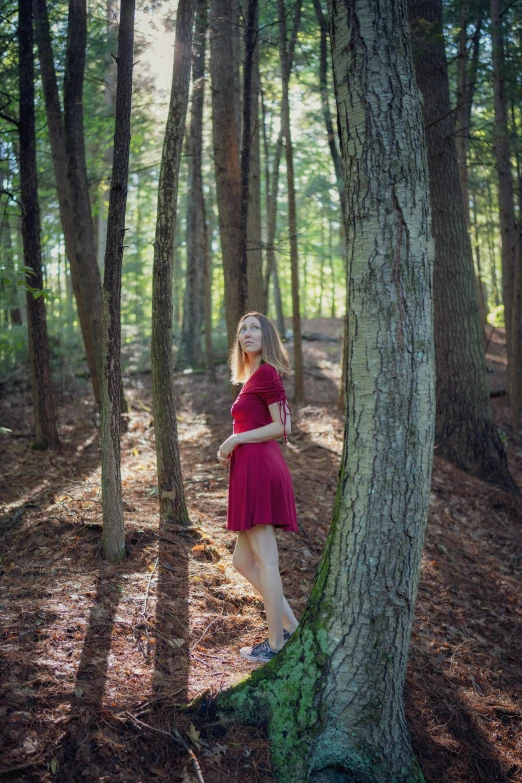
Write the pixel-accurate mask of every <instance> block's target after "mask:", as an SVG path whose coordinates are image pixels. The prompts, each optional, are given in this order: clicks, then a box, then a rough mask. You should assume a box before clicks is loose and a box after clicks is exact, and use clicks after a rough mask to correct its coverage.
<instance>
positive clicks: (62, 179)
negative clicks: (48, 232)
mask: <svg viewBox="0 0 522 783" xmlns="http://www.w3.org/2000/svg"><path fill="white" fill-rule="evenodd" d="M33 9H34V25H35V34H36V43H37V45H38V56H39V60H40V75H41V78H42V87H43V94H44V102H45V113H46V117H47V127H48V130H49V141H50V144H51V153H52V158H53V169H54V177H55V180H56V190H57V193H58V205H59V209H60V221H61V224H62V230H63V236H64V240H65V253H66V255H67V259H68V261H69V268H70V272H71V283H72V289H73V293H74V298H75V300H76V308H77V310H78V320H79V322H80V329H81V332H82V337H83V343H84V346H85V356H86V358H87V364H88V366H89V373H90V375H91V381H92V384H93V391H94V397H95V400H96V403H97V404H98V405H99V404H100V402H101V400H100V385H99V379H98V376H97V366H96V358H95V353H94V338H93V335H92V334H91V326H92V323H91V320H90V319H89V313H88V307H87V304H86V301H88V294H87V297H86V295H85V294H84V292H83V290H82V278H81V275H80V269H79V266H78V258H77V255H76V249H75V245H74V228H73V216H72V209H71V199H70V195H69V182H68V180H67V160H66V155H65V137H64V128H63V117H62V109H61V106H60V97H59V94H58V84H57V81H56V72H55V68H54V59H53V50H52V43H51V31H50V27H49V17H48V13H47V3H46V0H33Z"/></svg>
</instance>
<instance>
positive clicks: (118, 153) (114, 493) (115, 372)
mask: <svg viewBox="0 0 522 783" xmlns="http://www.w3.org/2000/svg"><path fill="white" fill-rule="evenodd" d="M134 12H135V0H121V7H120V24H119V30H118V56H117V60H116V62H117V66H118V74H117V80H116V113H115V127H114V147H113V163H112V179H111V186H110V196H109V214H108V217H107V237H106V244H105V260H104V279H103V353H102V369H103V374H102V405H101V457H102V458H101V463H102V474H101V483H102V508H103V535H102V549H103V554H104V557H105V558H106V559H107V560H111V561H112V562H116V561H118V560H122V559H123V558H124V557H125V527H124V524H123V502H122V497H121V468H120V416H121V321H120V317H121V268H122V261H123V247H124V240H125V212H126V206H127V183H128V176H129V151H130V140H131V126H130V123H131V102H132V65H133V56H132V55H133V44H134Z"/></svg>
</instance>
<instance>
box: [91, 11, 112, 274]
mask: <svg viewBox="0 0 522 783" xmlns="http://www.w3.org/2000/svg"><path fill="white" fill-rule="evenodd" d="M117 9H118V3H117V0H106V17H105V18H106V31H107V38H106V43H105V46H106V49H105V56H104V66H105V72H104V74H103V81H104V85H105V86H104V91H103V103H104V108H105V113H106V116H112V115H113V114H114V110H115V100H116V68H115V64H114V61H113V58H112V54H113V53H114V52H113V47H116V45H117V39H118V23H117V18H118V16H117ZM113 155H114V146H113V145H112V144H108V146H107V147H105V149H104V150H103V163H104V168H105V170H106V171H107V176H110V175H109V172H110V171H111V168H112V160H113ZM110 186H111V182H110V179H106V180H104V181H103V182H102V183H101V188H100V190H99V193H98V199H97V200H98V210H97V214H96V216H95V221H94V223H95V226H96V234H95V245H96V255H97V263H98V267H99V269H100V274H102V275H103V262H104V256H105V244H106V242H107V220H108V218H107V207H106V204H107V201H108V199H109V194H110Z"/></svg>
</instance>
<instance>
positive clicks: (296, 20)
mask: <svg viewBox="0 0 522 783" xmlns="http://www.w3.org/2000/svg"><path fill="white" fill-rule="evenodd" d="M300 25H301V0H297V2H296V3H295V10H294V17H293V25H292V34H291V36H290V44H289V47H288V72H289V74H291V73H292V67H293V62H294V54H295V46H296V43H297V36H298V34H299V27H300ZM263 128H264V144H265V156H266V161H267V178H266V179H267V183H268V182H269V177H268V141H267V138H266V128H265V115H264V110H263ZM283 138H284V137H283V129H282V127H281V129H280V131H279V135H278V137H277V143H276V148H275V152H274V163H273V171H272V177H271V187H270V188H269V187H268V184H267V188H266V193H267V200H266V207H267V209H266V221H267V258H266V271H265V276H264V283H263V291H264V301H265V312H267V311H268V291H269V287H270V276H271V275H272V274H273V275H274V302H275V307H276V313H277V328H278V330H279V333H280V335H281V337H283V338H284V337H285V333H286V329H285V320H284V314H283V305H282V300H281V289H280V287H279V274H278V269H277V257H276V253H275V237H276V230H277V193H278V189H279V166H280V163H281V155H282V152H283Z"/></svg>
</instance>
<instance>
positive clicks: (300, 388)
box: [278, 0, 305, 404]
mask: <svg viewBox="0 0 522 783" xmlns="http://www.w3.org/2000/svg"><path fill="white" fill-rule="evenodd" d="M278 7H279V51H280V57H281V82H282V92H283V95H282V98H281V127H282V129H283V136H284V140H285V153H286V186H287V191H288V232H289V235H290V267H291V271H292V328H293V343H294V400H295V401H296V403H298V404H299V403H302V402H304V398H305V394H304V375H303V346H302V338H301V312H300V305H299V257H298V250H297V214H296V206H295V184H294V154H293V149H292V135H291V131H290V102H289V99H288V83H289V80H290V68H289V58H288V43H287V38H286V9H285V2H284V0H279V4H278Z"/></svg>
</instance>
